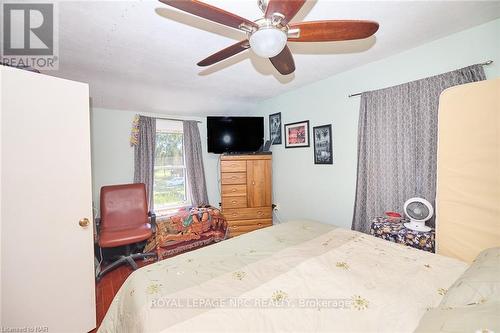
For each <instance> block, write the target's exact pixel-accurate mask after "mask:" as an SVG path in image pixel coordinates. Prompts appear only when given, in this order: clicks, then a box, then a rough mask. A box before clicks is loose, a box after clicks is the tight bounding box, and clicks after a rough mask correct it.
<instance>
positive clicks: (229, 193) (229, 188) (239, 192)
mask: <svg viewBox="0 0 500 333" xmlns="http://www.w3.org/2000/svg"><path fill="white" fill-rule="evenodd" d="M245 195H247V186H246V185H222V196H223V197H234V196H245Z"/></svg>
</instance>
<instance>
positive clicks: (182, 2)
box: [159, 0, 258, 29]
mask: <svg viewBox="0 0 500 333" xmlns="http://www.w3.org/2000/svg"><path fill="white" fill-rule="evenodd" d="M159 1H160V2H163V3H164V4H166V5H169V6H172V7H175V8H177V9H180V10H183V11H185V12H188V13H190V14H193V15H196V16H199V17H203V18H204V19H207V20H210V21H213V22H217V23H220V24H223V25H227V26H229V27H232V28H236V29H240V26H241V25H242V24H244V25H247V26H249V27H255V28H257V27H258V25H257V24H255V23H254V22H252V21H249V20H247V19H245V18H243V17H240V16H238V15H235V14H233V13H230V12H226V11H225V10H223V9H220V8H218V7H214V6H212V5H209V4H206V3H204V2H201V1H197V0H159Z"/></svg>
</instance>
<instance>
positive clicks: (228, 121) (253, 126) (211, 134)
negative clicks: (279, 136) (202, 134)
mask: <svg viewBox="0 0 500 333" xmlns="http://www.w3.org/2000/svg"><path fill="white" fill-rule="evenodd" d="M207 136H208V152H209V153H216V154H221V153H250V152H256V151H258V150H259V148H260V147H261V146H262V143H263V142H264V117H207Z"/></svg>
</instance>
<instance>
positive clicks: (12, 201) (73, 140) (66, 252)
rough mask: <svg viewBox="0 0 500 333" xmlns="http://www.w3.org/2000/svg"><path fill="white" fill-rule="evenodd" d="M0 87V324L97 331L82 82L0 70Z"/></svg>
mask: <svg viewBox="0 0 500 333" xmlns="http://www.w3.org/2000/svg"><path fill="white" fill-rule="evenodd" d="M0 89H1V91H0V103H1V104H0V106H1V109H0V111H1V131H0V132H1V209H0V211H1V217H2V218H1V232H0V235H1V248H2V251H1V289H0V291H1V299H2V306H1V311H2V315H1V321H2V323H1V325H0V326H1V327H3V328H11V327H12V328H19V327H21V328H26V329H27V330H26V331H27V332H65V333H66V332H88V331H89V330H92V329H93V328H94V327H95V291H94V289H95V288H94V286H95V284H94V267H93V265H94V261H93V230H92V228H93V227H92V225H93V223H92V206H91V202H92V198H91V169H90V126H89V95H88V85H87V84H83V83H79V82H73V81H68V80H63V79H59V78H55V77H51V76H46V75H42V74H37V73H30V72H27V71H22V70H18V69H12V68H7V67H4V66H0ZM84 218H87V219H88V220H89V221H90V222H89V225H88V226H86V227H85V226H84V227H82V226H80V225H79V220H81V219H84ZM83 224H84V223H83Z"/></svg>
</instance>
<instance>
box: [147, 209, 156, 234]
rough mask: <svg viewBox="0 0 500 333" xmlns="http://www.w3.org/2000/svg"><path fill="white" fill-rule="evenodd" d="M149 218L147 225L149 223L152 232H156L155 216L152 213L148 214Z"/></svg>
mask: <svg viewBox="0 0 500 333" xmlns="http://www.w3.org/2000/svg"><path fill="white" fill-rule="evenodd" d="M148 216H149V223H151V228H152V229H153V232H156V214H155V212H153V211H149V212H148Z"/></svg>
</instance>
